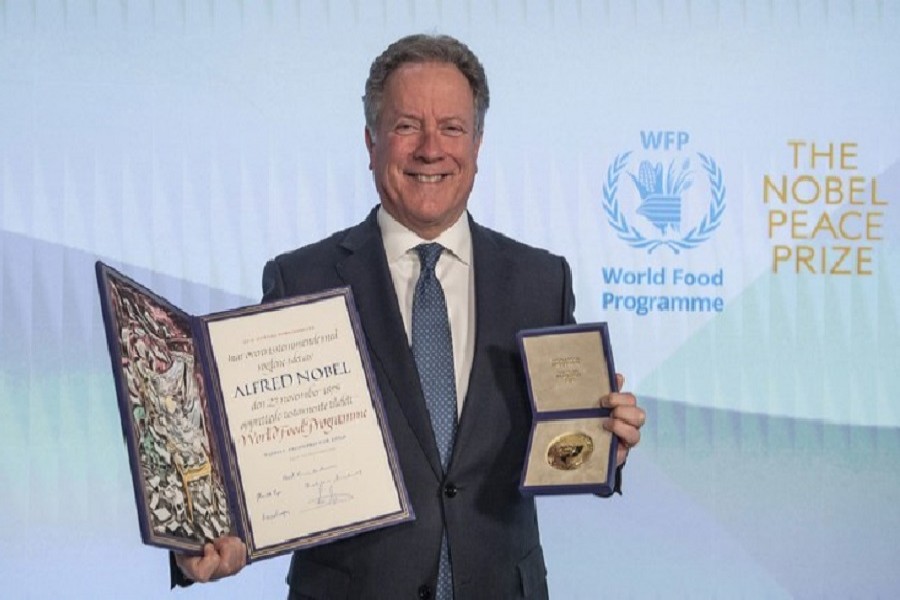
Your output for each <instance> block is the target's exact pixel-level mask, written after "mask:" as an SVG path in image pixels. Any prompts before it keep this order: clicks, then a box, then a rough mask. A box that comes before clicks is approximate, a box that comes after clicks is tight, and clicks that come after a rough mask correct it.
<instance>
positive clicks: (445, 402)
mask: <svg viewBox="0 0 900 600" xmlns="http://www.w3.org/2000/svg"><path fill="white" fill-rule="evenodd" d="M443 250H444V248H443V246H441V245H440V244H437V243H430V244H421V245H419V246H416V251H417V252H418V253H419V260H420V261H421V263H422V270H421V272H420V273H419V280H418V282H416V291H415V296H414V297H413V309H412V352H413V357H414V358H415V360H416V367H418V369H419V381H421V383H422V392H423V393H424V394H425V406H426V407H427V408H428V414H429V415H430V416H431V428H432V429H433V430H434V439H435V441H436V442H437V447H438V452H439V453H440V456H441V466H442V467H443V468H444V471H445V472H446V471H447V465H448V464H449V463H450V454H451V452H452V451H453V440H454V438H455V437H456V375H454V372H453V341H452V338H451V335H450V320H449V319H448V318H447V301H446V300H445V299H444V290H443V288H441V282H440V281H438V278H437V275H436V274H435V272H434V267H435V265H436V264H437V261H438V259H439V258H440V257H441V252H442V251H443ZM435 598H436V600H452V598H453V575H452V567H451V565H450V552H449V548H448V546H447V533H446V532H444V535H443V538H442V539H441V558H440V563H439V564H438V580H437V590H436V594H435Z"/></svg>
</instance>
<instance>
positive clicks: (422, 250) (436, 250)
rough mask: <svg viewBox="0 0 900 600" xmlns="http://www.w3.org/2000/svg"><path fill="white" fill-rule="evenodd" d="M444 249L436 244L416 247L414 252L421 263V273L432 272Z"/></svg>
mask: <svg viewBox="0 0 900 600" xmlns="http://www.w3.org/2000/svg"><path fill="white" fill-rule="evenodd" d="M443 250H444V247H443V246H441V245H440V244H438V243H437V242H431V243H430V244H419V245H418V246H416V252H418V253H419V260H420V261H421V262H422V270H423V271H434V266H435V265H436V264H437V261H438V259H439V258H440V257H441V252H443Z"/></svg>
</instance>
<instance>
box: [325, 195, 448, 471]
mask: <svg viewBox="0 0 900 600" xmlns="http://www.w3.org/2000/svg"><path fill="white" fill-rule="evenodd" d="M342 246H343V248H344V249H346V250H347V251H348V252H349V254H348V256H347V257H346V258H345V259H344V260H343V261H341V262H340V263H338V264H337V271H338V274H339V275H340V277H341V278H342V279H343V280H344V282H345V283H347V284H348V285H349V286H350V287H351V288H352V289H353V296H354V298H355V299H356V305H357V309H358V310H359V313H360V317H361V321H362V324H363V329H364V330H365V333H366V342H367V343H368V346H369V351H370V352H371V354H372V356H373V359H374V360H376V361H377V362H378V364H379V366H380V367H381V369H382V371H383V372H384V373H385V374H386V376H387V381H386V382H384V381H381V383H382V384H384V383H387V384H388V385H389V386H390V388H391V391H392V392H393V394H392V395H393V396H394V397H396V398H397V401H398V403H399V404H400V407H401V409H402V410H403V413H404V415H405V416H406V419H407V421H408V422H409V425H410V428H411V429H412V431H413V432H414V433H415V436H416V438H417V439H418V441H419V445H420V446H421V447H422V450H423V452H424V453H425V455H426V456H427V457H428V462H429V463H430V464H431V468H432V469H433V470H434V472H435V474H436V475H437V476H438V477H441V473H442V469H441V464H440V458H439V455H438V450H437V445H436V444H435V441H434V433H433V432H432V429H431V420H430V418H429V416H428V411H427V409H426V408H425V398H424V396H423V394H422V386H421V384H420V382H419V375H418V371H417V370H416V366H415V361H414V359H413V356H412V352H411V351H410V349H409V340H408V339H407V338H406V331H405V330H404V328H403V318H402V317H401V316H400V308H399V304H398V302H397V295H396V292H395V291H394V284H393V281H392V280H391V274H390V270H389V269H388V265H387V258H386V257H385V254H384V244H383V243H382V241H381V232H380V230H379V229H378V223H377V221H376V219H375V211H374V210H373V211H372V212H371V213H370V214H369V217H368V218H367V219H366V220H365V221H364V222H363V223H361V224H360V225H359V226H357V227H354V228H352V229H351V230H350V231H349V232H348V233H347V236H346V237H345V238H344V240H343V241H342Z"/></svg>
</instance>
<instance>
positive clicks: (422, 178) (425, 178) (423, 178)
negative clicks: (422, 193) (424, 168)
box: [410, 173, 448, 183]
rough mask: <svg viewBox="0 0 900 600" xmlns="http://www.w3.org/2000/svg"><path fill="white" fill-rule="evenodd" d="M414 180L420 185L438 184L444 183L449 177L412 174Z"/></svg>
mask: <svg viewBox="0 0 900 600" xmlns="http://www.w3.org/2000/svg"><path fill="white" fill-rule="evenodd" d="M410 175H411V176H412V178H413V179H415V180H416V181H418V182H419V183H438V182H439V181H442V180H443V179H444V178H445V177H448V176H447V175H421V174H415V173H411V174H410Z"/></svg>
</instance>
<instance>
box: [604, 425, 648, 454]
mask: <svg viewBox="0 0 900 600" xmlns="http://www.w3.org/2000/svg"><path fill="white" fill-rule="evenodd" d="M603 428H604V429H606V430H607V431H609V432H611V433H612V434H613V435H614V436H616V437H617V438H619V443H620V444H624V446H625V448H626V449H629V448H634V447H635V446H637V445H638V444H639V443H640V441H641V432H640V431H639V430H638V428H637V427H634V426H633V425H631V424H629V423H626V422H625V421H622V420H621V419H606V420H605V421H604V422H603Z"/></svg>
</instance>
